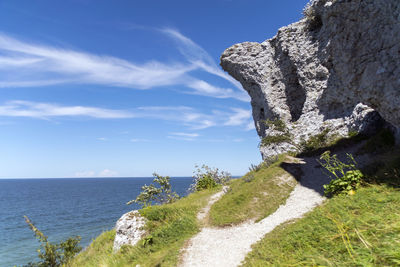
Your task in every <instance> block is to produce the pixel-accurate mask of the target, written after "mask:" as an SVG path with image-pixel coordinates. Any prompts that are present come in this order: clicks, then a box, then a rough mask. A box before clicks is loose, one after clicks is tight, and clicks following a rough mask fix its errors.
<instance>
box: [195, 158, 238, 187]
mask: <svg viewBox="0 0 400 267" xmlns="http://www.w3.org/2000/svg"><path fill="white" fill-rule="evenodd" d="M195 167H196V170H195V171H194V175H193V178H194V182H193V184H192V185H191V186H190V189H189V190H190V191H193V192H194V191H201V190H204V189H210V188H214V187H217V186H218V185H224V184H226V183H227V182H228V181H229V180H230V179H232V176H231V174H230V173H228V172H224V171H221V172H220V171H219V169H218V168H210V167H208V166H206V165H202V166H201V167H199V166H197V165H196V166H195Z"/></svg>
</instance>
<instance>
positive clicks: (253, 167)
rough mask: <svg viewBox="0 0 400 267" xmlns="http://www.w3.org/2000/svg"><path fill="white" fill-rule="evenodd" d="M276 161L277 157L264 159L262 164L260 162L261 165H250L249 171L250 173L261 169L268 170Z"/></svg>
mask: <svg viewBox="0 0 400 267" xmlns="http://www.w3.org/2000/svg"><path fill="white" fill-rule="evenodd" d="M278 160H279V156H272V157H269V158H266V159H264V161H263V162H261V163H259V164H257V165H255V164H251V165H250V167H249V171H250V172H258V171H259V170H261V169H262V168H268V167H269V166H271V165H272V164H274V163H275V162H277V161H278Z"/></svg>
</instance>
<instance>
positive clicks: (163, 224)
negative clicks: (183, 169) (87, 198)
mask: <svg viewBox="0 0 400 267" xmlns="http://www.w3.org/2000/svg"><path fill="white" fill-rule="evenodd" d="M219 189H220V188H216V189H213V190H204V191H201V192H196V193H193V194H190V195H189V196H187V197H185V198H182V199H180V200H178V201H177V202H175V203H172V204H166V205H162V206H151V207H148V208H145V209H143V210H141V211H140V212H141V214H142V216H144V217H146V218H147V219H148V222H147V224H146V230H147V232H148V235H147V236H146V238H145V239H147V240H148V243H147V244H144V243H143V242H141V241H139V243H138V244H137V245H136V246H134V247H132V246H123V247H122V248H121V250H120V251H119V252H118V253H115V254H113V253H112V247H113V242H114V237H115V230H111V231H108V232H105V233H103V234H102V235H100V236H99V237H97V238H96V239H95V240H94V241H93V242H92V244H91V245H90V246H89V247H88V248H87V249H86V250H85V251H83V252H82V253H80V254H79V255H78V256H77V257H76V258H75V259H74V260H73V261H72V262H71V264H70V266H77V267H78V266H79V267H80V266H136V264H140V265H141V266H142V267H143V266H176V265H177V263H178V260H179V250H180V249H181V248H182V247H183V246H184V244H185V241H186V240H187V239H189V238H190V237H191V236H193V235H194V234H196V233H197V232H198V231H199V224H198V221H197V218H196V215H197V213H198V211H199V210H200V208H201V207H203V206H205V205H206V204H207V202H208V197H209V196H210V195H211V194H213V193H215V192H217V191H218V190H219Z"/></svg>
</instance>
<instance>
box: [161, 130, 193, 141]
mask: <svg viewBox="0 0 400 267" xmlns="http://www.w3.org/2000/svg"><path fill="white" fill-rule="evenodd" d="M199 136H200V134H198V133H181V132H177V133H170V134H169V135H168V136H167V137H168V138H171V139H176V140H184V141H194V140H195V139H196V138H197V137H199Z"/></svg>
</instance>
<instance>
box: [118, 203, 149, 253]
mask: <svg viewBox="0 0 400 267" xmlns="http://www.w3.org/2000/svg"><path fill="white" fill-rule="evenodd" d="M145 224H146V220H145V219H144V218H143V217H142V216H140V214H139V212H138V211H137V210H134V211H130V212H128V213H125V214H124V215H123V216H122V217H121V218H120V219H119V220H118V221H117V223H116V225H115V230H116V235H115V239H114V247H113V251H114V252H116V251H118V250H119V249H120V248H121V246H123V245H131V246H134V245H135V244H136V243H137V242H138V241H139V240H140V239H141V238H142V237H143V235H144V234H145V233H146V231H145V230H144V226H145Z"/></svg>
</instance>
